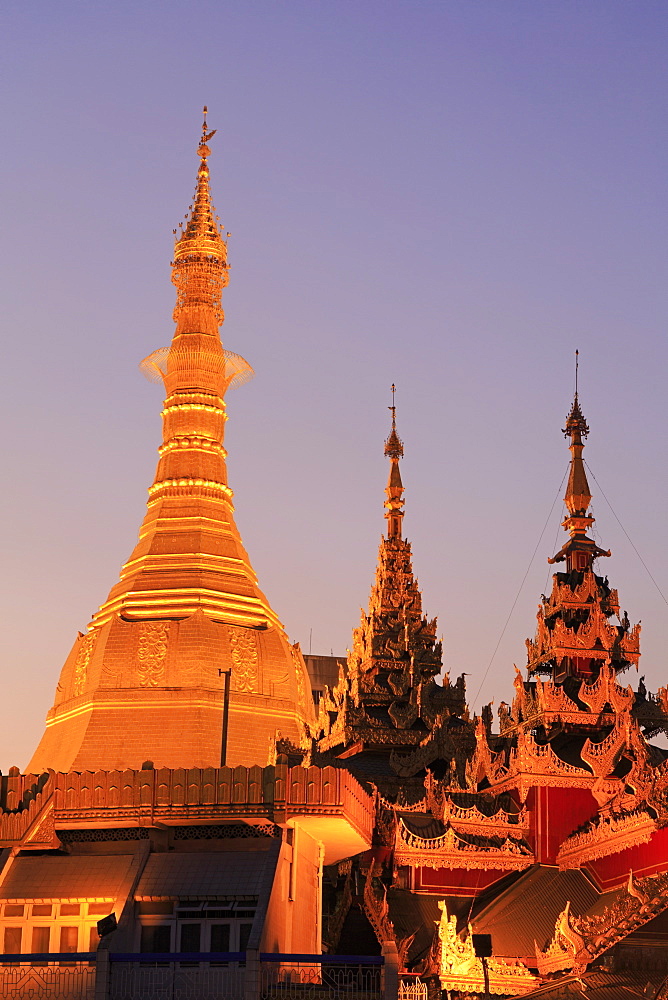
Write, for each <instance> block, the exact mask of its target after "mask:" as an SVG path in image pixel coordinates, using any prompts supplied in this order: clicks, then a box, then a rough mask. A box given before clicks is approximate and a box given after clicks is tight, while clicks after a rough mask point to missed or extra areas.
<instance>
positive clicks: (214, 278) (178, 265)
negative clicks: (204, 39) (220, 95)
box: [172, 106, 229, 334]
mask: <svg viewBox="0 0 668 1000" xmlns="http://www.w3.org/2000/svg"><path fill="white" fill-rule="evenodd" d="M206 115H207V108H206V106H205V107H204V120H203V123H202V135H201V138H200V142H199V146H198V147H197V153H198V155H199V158H200V165H199V169H198V171H197V185H196V187H195V197H194V200H193V203H192V205H191V206H190V214H189V215H188V214H187V215H186V222H185V225H184V224H183V223H181V224H180V226H179V232H177V231H176V230H174V235H175V247H174V262H173V264H172V282H173V283H174V285H175V286H176V306H175V307H174V322H175V323H176V324H177V333H214V334H215V333H217V331H218V327H219V326H220V325H221V324H222V322H223V320H224V318H225V314H224V313H223V307H222V302H221V298H222V292H223V288H225V287H226V285H227V283H228V280H229V279H228V273H227V271H228V265H227V244H226V242H225V240H224V238H223V229H222V227H221V226H220V224H219V221H218V217H217V216H216V213H215V209H214V207H213V203H212V201H211V191H210V189H209V165H208V162H207V159H208V157H209V155H210V153H211V150H210V149H209V146H208V145H207V143H208V141H209V139H211V138H212V137H213V136H214V135H215V134H216V131H217V130H216V129H214V130H213V131H211V132H209V130H208V125H207V121H206Z"/></svg>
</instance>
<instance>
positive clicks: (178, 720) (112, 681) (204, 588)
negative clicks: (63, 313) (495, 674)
mask: <svg viewBox="0 0 668 1000" xmlns="http://www.w3.org/2000/svg"><path fill="white" fill-rule="evenodd" d="M204 110H205V116H204V122H203V125H202V134H201V138H200V142H199V146H198V149H197V153H198V156H199V161H200V162H199V168H198V172H197V185H196V189H195V197H194V201H193V203H192V205H191V206H190V209H189V213H187V214H186V217H185V218H186V221H185V223H184V224H183V225H182V226H181V228H180V232H176V231H175V235H176V246H175V248H174V259H173V262H172V281H173V283H174V285H175V286H176V305H175V308H174V321H175V323H176V329H175V331H174V335H173V338H172V342H171V344H170V346H169V347H168V348H161V349H159V350H158V351H155V352H154V353H153V354H152V355H150V357H149V358H147V359H146V360H145V361H144V362H143V363H142V367H143V369H144V372H145V373H146V374H147V375H148V376H149V377H150V378H152V379H154V380H157V379H160V380H162V381H163V382H164V387H165V401H164V405H163V408H162V414H161V416H162V443H161V445H160V448H159V456H160V457H159V460H158V465H157V469H156V473H155V478H154V480H153V483H152V485H151V486H150V487H149V491H148V493H149V496H148V503H147V511H146V516H145V517H144V520H143V523H142V525H141V527H140V529H139V541H138V543H137V545H136V546H135V549H134V551H133V552H132V554H131V556H130V558H129V559H128V561H127V562H126V563H125V565H124V566H123V568H122V569H121V574H120V579H119V580H118V582H117V583H116V584H115V585H114V586H113V587H112V589H111V591H110V593H109V596H108V598H107V600H106V601H105V602H104V604H102V606H101V607H100V608H99V610H98V611H97V612H96V613H95V614H94V615H93V618H92V621H91V622H90V624H89V626H88V631H87V633H86V634H85V635H80V636H79V638H78V639H77V640H76V642H75V644H74V648H73V650H72V652H71V654H70V656H69V658H68V660H67V662H66V663H65V666H64V667H63V670H62V672H61V676H60V683H59V684H58V688H57V691H56V699H55V703H54V706H53V708H52V709H51V711H50V713H49V716H48V720H47V731H46V733H45V735H44V737H43V739H42V741H41V743H40V745H39V747H38V749H37V751H36V753H35V755H34V757H33V759H32V761H31V764H30V767H31V768H32V769H33V770H34V771H36V772H39V771H41V770H44V769H46V768H53V769H55V770H63V771H67V770H69V769H70V768H75V769H88V770H90V769H95V768H106V769H109V768H126V767H139V766H141V763H142V761H144V760H146V759H151V760H153V762H154V763H155V764H156V766H164V767H209V766H213V765H218V764H220V762H221V761H223V762H225V763H227V764H230V765H236V764H238V763H244V764H251V763H265V762H266V759H267V753H268V747H270V746H271V745H272V742H273V743H275V741H276V739H277V734H278V733H280V735H281V739H282V740H283V741H284V742H285V741H287V742H288V743H289V744H291V745H293V746H299V745H300V744H301V743H303V742H304V740H305V730H304V720H307V719H309V718H312V716H313V703H312V700H311V696H310V688H309V682H308V675H307V673H306V668H305V665H304V662H303V659H302V657H301V653H300V652H299V649H298V648H297V647H292V646H290V644H289V642H288V639H287V636H286V635H285V632H284V631H283V628H282V626H281V623H280V621H279V620H278V617H277V615H276V613H275V612H274V610H273V609H272V607H271V605H270V604H269V601H268V600H267V598H266V597H265V595H264V594H263V593H262V591H261V590H260V587H259V585H258V581H257V578H256V576H255V573H254V571H253V568H252V566H251V563H250V560H249V558H248V554H247V552H246V550H245V548H244V545H243V542H242V541H241V537H240V535H239V530H238V528H237V526H236V524H235V522H234V506H233V504H232V490H231V489H230V487H229V485H228V481H227V468H226V458H227V453H226V451H225V448H224V446H223V436H224V430H225V422H226V420H227V412H226V402H225V395H226V393H227V391H228V390H229V389H230V388H231V387H233V386H235V385H239V384H241V383H242V382H244V381H246V380H247V379H248V378H249V377H250V375H252V368H251V367H250V365H248V364H247V363H246V362H245V361H244V360H243V358H240V357H239V356H238V355H236V354H232V353H231V352H230V351H226V350H224V349H223V345H222V342H221V339H220V334H219V327H220V325H221V324H222V322H223V318H224V316H223V307H222V291H223V288H224V287H225V286H226V285H227V278H228V273H227V246H226V243H225V240H224V238H223V232H222V230H221V227H220V225H219V223H218V219H217V216H216V215H215V211H214V208H213V204H212V201H211V192H210V189H209V166H208V157H209V152H210V151H209V146H208V142H209V140H210V139H211V138H212V136H213V135H214V132H213V131H209V129H208V126H207V121H206V108H205V109H204Z"/></svg>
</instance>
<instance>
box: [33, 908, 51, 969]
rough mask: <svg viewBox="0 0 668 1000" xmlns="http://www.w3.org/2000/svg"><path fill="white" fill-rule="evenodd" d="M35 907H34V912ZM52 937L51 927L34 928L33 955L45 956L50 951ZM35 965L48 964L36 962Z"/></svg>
mask: <svg viewBox="0 0 668 1000" xmlns="http://www.w3.org/2000/svg"><path fill="white" fill-rule="evenodd" d="M49 909H50V907H49ZM34 911H35V907H33V912H34ZM50 937H51V928H50V927H33V929H32V941H31V942H30V950H31V951H32V953H33V955H45V954H46V953H47V952H48V950H49V939H50ZM34 964H35V965H46V962H35V963H34Z"/></svg>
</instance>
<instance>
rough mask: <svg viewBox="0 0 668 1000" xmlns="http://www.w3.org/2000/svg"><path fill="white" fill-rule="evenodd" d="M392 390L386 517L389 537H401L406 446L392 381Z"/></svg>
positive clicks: (386, 448)
mask: <svg viewBox="0 0 668 1000" xmlns="http://www.w3.org/2000/svg"><path fill="white" fill-rule="evenodd" d="M391 391H392V406H389V407H388V409H389V410H391V412H392V430H391V431H390V436H389V437H388V439H387V441H386V442H385V456H386V457H387V458H389V460H390V475H389V477H388V480H387V487H386V488H385V493H386V494H387V500H386V501H385V507H386V510H387V513H386V514H385V517H386V518H387V537H388V538H401V521H402V518H403V516H404V512H403V510H402V509H401V508H402V507H403V505H404V496H403V494H404V486H403V483H402V482H401V472H400V471H399V459H400V458H403V457H404V446H403V443H402V441H401V439H400V437H399V435H398V434H397V408H396V406H395V404H394V394H395V392H396V391H397V387H396V386H395V385H394V383H392V386H391Z"/></svg>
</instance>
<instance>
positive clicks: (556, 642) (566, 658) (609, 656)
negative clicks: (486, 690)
mask: <svg viewBox="0 0 668 1000" xmlns="http://www.w3.org/2000/svg"><path fill="white" fill-rule="evenodd" d="M588 433H589V427H588V426H587V422H586V420H585V418H584V416H583V414H582V410H581V408H580V401H579V399H578V393H577V390H576V392H575V398H574V400H573V405H572V407H571V411H570V413H569V415H568V419H567V421H566V427H565V428H564V434H565V435H566V437H568V438H570V445H569V448H570V452H571V463H570V470H569V475H568V485H567V487H566V495H565V497H564V502H565V504H566V508H567V510H568V515H567V517H566V518H565V520H564V522H563V527H564V528H565V530H566V531H568V533H569V536H570V537H569V538H568V541H567V542H566V544H565V545H564V546H563V547H562V548H561V549H560V550H559V552H557V554H556V555H555V556H554V557H553V558H551V559H548V562H549V563H551V564H555V563H565V572H559V573H555V574H554V576H553V577H552V593H551V595H550V597H549V598H544V599H543V602H542V603H541V605H540V606H539V609H538V628H537V632H536V638H535V639H534V640H529V639H528V640H527V650H528V663H527V666H528V670H529V674H543V675H547V676H549V677H550V678H551V679H552V680H554V681H557V682H559V683H561V682H563V681H564V680H565V679H566V678H567V677H574V678H576V679H581V680H587V681H591V680H594V679H595V678H596V677H598V674H599V670H600V668H601V665H602V664H603V663H605V662H606V661H607V662H610V663H611V664H612V666H613V667H614V669H615V670H616V671H617V672H619V671H620V670H625V669H626V668H627V667H628V666H630V665H631V664H633V665H635V666H637V664H638V658H639V656H640V646H639V641H640V626H639V625H636V626H635V627H634V628H633V629H631V628H630V626H629V622H628V619H627V618H626V617H624V618H623V619H619V618H618V622H619V623H618V624H616V625H614V624H612V623H611V622H610V621H609V619H610V618H611V617H613V616H619V601H618V598H617V591H616V590H612V589H611V588H610V587H609V585H608V580H607V577H605V578H603V577H602V576H598V575H597V574H596V572H595V569H594V563H595V561H596V560H597V559H599V558H601V557H607V556H609V555H610V551H609V550H606V549H602V548H600V546H598V545H597V544H596V542H595V541H594V540H593V539H592V538H590V537H589V536H588V534H587V532H588V531H589V529H590V528H591V526H592V525H593V523H594V517H593V516H592V514H591V513H590V511H589V505H590V503H591V493H590V490H589V484H588V482H587V474H586V472H585V467H584V461H583V458H582V452H583V449H584V441H583V439H584V438H586V437H587V435H588Z"/></svg>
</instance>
